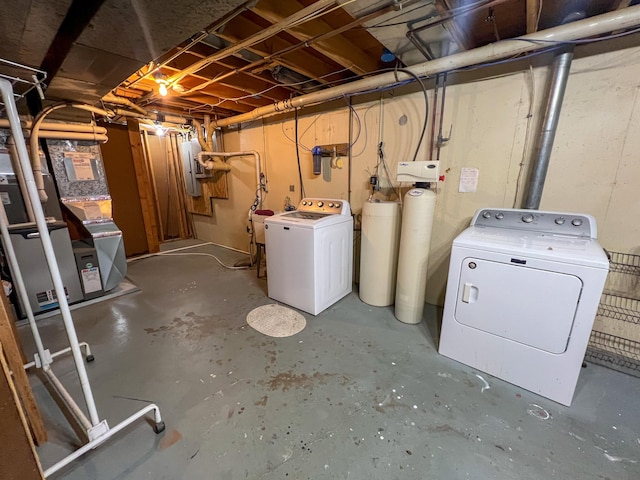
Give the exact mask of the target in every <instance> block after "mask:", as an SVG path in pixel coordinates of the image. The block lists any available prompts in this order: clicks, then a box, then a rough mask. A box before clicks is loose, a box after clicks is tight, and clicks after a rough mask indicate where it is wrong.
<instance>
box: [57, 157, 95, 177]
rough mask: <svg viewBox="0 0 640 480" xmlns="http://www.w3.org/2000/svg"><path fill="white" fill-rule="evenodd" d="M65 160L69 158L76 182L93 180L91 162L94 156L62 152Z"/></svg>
mask: <svg viewBox="0 0 640 480" xmlns="http://www.w3.org/2000/svg"><path fill="white" fill-rule="evenodd" d="M64 156H65V158H70V159H71V163H72V165H73V172H74V174H75V177H76V178H75V179H76V180H77V181H80V182H82V181H87V180H95V179H96V177H95V175H94V174H93V166H92V160H93V159H94V158H95V154H93V153H91V152H64Z"/></svg>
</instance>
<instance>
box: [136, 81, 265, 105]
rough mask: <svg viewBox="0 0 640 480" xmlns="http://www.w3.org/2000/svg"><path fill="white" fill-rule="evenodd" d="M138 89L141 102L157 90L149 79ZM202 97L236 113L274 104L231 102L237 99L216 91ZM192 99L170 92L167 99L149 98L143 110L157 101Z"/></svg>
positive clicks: (202, 92)
mask: <svg viewBox="0 0 640 480" xmlns="http://www.w3.org/2000/svg"><path fill="white" fill-rule="evenodd" d="M188 78H189V77H185V78H184V79H182V81H183V82H184V81H185V80H186V79H188ZM136 88H137V89H138V90H140V91H142V95H141V96H140V97H139V99H140V100H145V97H148V95H149V93H152V92H155V89H156V84H155V82H153V81H150V80H148V79H144V80H141V81H140V82H138V83H137V84H136ZM198 93H199V94H201V95H206V97H202V96H200V97H198V98H200V99H203V98H206V99H207V102H206V103H207V104H208V105H212V104H221V105H222V104H223V103H224V104H228V107H227V108H229V109H230V110H234V111H238V112H242V113H245V112H248V111H251V110H252V109H254V108H256V107H262V106H265V105H269V104H271V103H272V102H270V101H269V100H264V99H249V98H247V99H243V100H237V101H233V100H229V98H235V97H231V96H224V95H221V94H220V92H219V91H218V92H216V91H207V90H201V91H199V92H198ZM191 98H194V97H192V96H190V95H180V94H179V93H177V92H170V93H169V94H168V95H167V96H165V97H158V96H154V97H153V100H151V97H148V98H147V99H146V100H147V102H148V104H147V105H145V106H144V107H143V108H145V109H148V108H149V107H148V105H149V104H151V103H154V102H156V101H160V102H161V101H163V100H165V101H171V102H174V103H177V102H180V100H190V99H191ZM231 105H233V106H234V108H231V107H230V106H231ZM236 106H237V107H239V108H235V107H236Z"/></svg>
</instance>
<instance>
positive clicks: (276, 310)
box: [247, 303, 307, 337]
mask: <svg viewBox="0 0 640 480" xmlns="http://www.w3.org/2000/svg"><path fill="white" fill-rule="evenodd" d="M247 323H248V324H249V326H250V327H252V328H254V329H256V330H257V331H259V332H260V333H263V334H265V335H268V336H270V337H291V336H292V335H295V334H296V333H299V332H301V331H302V330H304V327H306V326H307V321H306V319H305V318H304V316H302V315H301V314H300V313H298V312H296V311H294V310H291V309H290V308H287V307H283V306H282V305H276V304H275V303H272V304H269V305H263V306H261V307H258V308H254V309H253V310H251V311H250V312H249V314H248V315H247Z"/></svg>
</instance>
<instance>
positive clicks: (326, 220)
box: [264, 210, 352, 229]
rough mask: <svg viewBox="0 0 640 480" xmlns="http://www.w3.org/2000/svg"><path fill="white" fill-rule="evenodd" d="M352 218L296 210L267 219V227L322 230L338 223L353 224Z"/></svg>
mask: <svg viewBox="0 0 640 480" xmlns="http://www.w3.org/2000/svg"><path fill="white" fill-rule="evenodd" d="M351 221H352V218H351V216H347V215H339V214H331V213H322V212H304V211H300V210H296V211H293V212H285V213H280V214H278V215H273V216H272V217H268V218H266V219H265V221H264V223H265V225H286V226H291V227H299V228H314V229H315V228H322V227H328V226H329V225H335V224H336V223H342V222H351Z"/></svg>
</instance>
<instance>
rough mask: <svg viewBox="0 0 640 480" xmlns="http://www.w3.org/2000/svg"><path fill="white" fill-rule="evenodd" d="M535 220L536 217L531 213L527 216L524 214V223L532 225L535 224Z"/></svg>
mask: <svg viewBox="0 0 640 480" xmlns="http://www.w3.org/2000/svg"><path fill="white" fill-rule="evenodd" d="M533 219H534V217H533V215H532V214H531V213H526V214H524V215H523V216H522V221H523V222H524V223H531V222H533Z"/></svg>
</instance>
